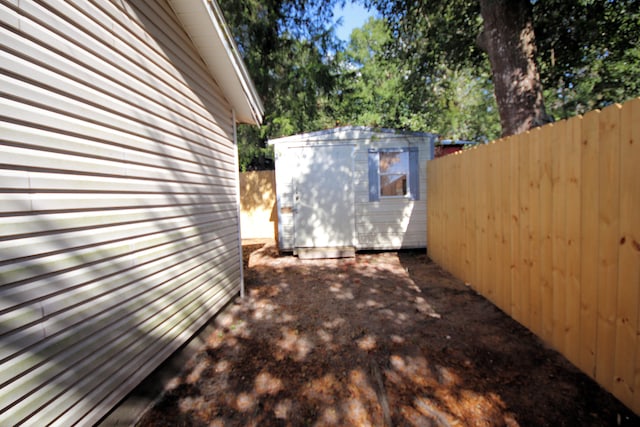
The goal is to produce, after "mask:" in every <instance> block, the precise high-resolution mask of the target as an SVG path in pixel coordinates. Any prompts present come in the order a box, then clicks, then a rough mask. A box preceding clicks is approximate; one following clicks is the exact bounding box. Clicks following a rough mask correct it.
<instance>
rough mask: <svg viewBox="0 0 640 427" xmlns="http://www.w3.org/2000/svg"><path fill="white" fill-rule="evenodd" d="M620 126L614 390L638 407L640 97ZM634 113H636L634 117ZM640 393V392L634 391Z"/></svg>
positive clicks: (621, 397)
mask: <svg viewBox="0 0 640 427" xmlns="http://www.w3.org/2000/svg"><path fill="white" fill-rule="evenodd" d="M621 114H622V116H621V126H620V140H621V144H620V234H619V236H620V239H619V245H620V256H619V258H618V285H619V288H618V305H617V316H616V318H617V324H616V347H615V352H614V354H615V362H614V378H615V380H614V384H613V392H614V394H615V395H616V396H618V397H619V398H620V400H621V401H622V402H624V403H625V404H626V405H627V406H629V407H631V408H632V409H634V410H635V411H636V412H638V411H640V399H638V398H636V399H635V401H634V399H633V394H634V389H635V390H638V387H640V382H636V381H635V372H634V371H635V366H636V365H635V363H636V358H637V357H638V356H637V352H638V347H637V346H638V332H639V329H638V322H639V321H640V318H639V317H638V301H639V298H640V250H639V249H640V246H638V242H640V233H639V232H638V224H640V209H638V206H639V205H640V185H638V176H637V168H638V165H640V121H638V119H637V117H638V116H639V115H640V99H636V100H634V101H632V102H631V104H630V105H629V106H628V107H627V108H625V109H624V110H622V112H621ZM634 117H636V119H635V121H634ZM637 394H638V395H640V393H637Z"/></svg>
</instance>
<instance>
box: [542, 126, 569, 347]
mask: <svg viewBox="0 0 640 427" xmlns="http://www.w3.org/2000/svg"><path fill="white" fill-rule="evenodd" d="M567 128H569V126H568V124H567V122H566V121H562V122H559V123H556V124H555V125H554V126H553V128H552V141H551V143H552V144H553V156H552V158H551V183H552V196H551V197H552V203H553V206H552V212H551V214H552V222H551V242H550V243H551V255H552V256H551V281H552V282H551V283H552V285H551V289H552V290H553V304H552V307H551V310H552V316H551V323H550V326H551V329H550V330H546V331H545V337H548V339H549V340H550V341H552V342H553V343H554V346H555V347H556V349H558V350H559V351H560V352H564V350H565V342H564V338H565V324H566V323H565V318H566V316H565V309H566V303H567V301H566V300H567V295H566V289H565V286H566V272H565V262H566V237H565V226H566V223H565V217H566V197H567V195H566V166H565V161H566V143H565V142H564V141H565V139H564V137H565V132H566V129H567ZM545 318H546V316H545ZM549 334H551V337H549Z"/></svg>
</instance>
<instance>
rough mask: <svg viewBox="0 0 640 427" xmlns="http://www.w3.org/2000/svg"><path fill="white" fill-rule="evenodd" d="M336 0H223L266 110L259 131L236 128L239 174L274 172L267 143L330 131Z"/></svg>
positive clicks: (224, 8) (222, 3) (221, 2)
mask: <svg viewBox="0 0 640 427" xmlns="http://www.w3.org/2000/svg"><path fill="white" fill-rule="evenodd" d="M333 3H334V2H333V1H319V0H266V1H262V0H221V1H220V5H221V8H222V10H223V12H224V14H225V19H226V20H227V23H228V24H229V26H230V27H231V29H232V33H233V34H234V36H235V39H236V43H237V45H238V48H239V50H240V52H241V54H242V55H243V59H244V61H245V63H246V65H247V68H248V70H249V73H250V74H251V77H252V79H253V81H254V83H255V85H256V89H257V90H258V93H259V94H260V96H261V98H262V101H263V103H264V107H265V117H264V121H263V125H262V126H261V127H260V128H253V127H250V126H244V125H242V126H239V127H238V147H239V160H240V169H241V170H251V169H265V168H271V167H273V153H272V150H271V149H270V148H269V147H268V146H267V144H266V142H267V139H269V138H275V137H279V136H283V135H290V134H293V133H297V132H303V131H306V130H308V129H310V128H312V129H313V128H318V127H327V126H328V125H329V124H330V123H331V120H329V119H327V117H328V116H327V113H326V111H327V108H328V105H329V102H328V97H329V94H330V92H331V91H332V89H333V87H334V84H335V77H334V75H335V73H334V68H335V64H334V62H333V60H332V59H331V57H330V56H329V55H328V53H329V52H331V51H332V50H336V49H337V48H338V47H339V46H338V45H337V42H336V40H335V36H334V34H333V30H332V28H331V27H328V24H329V22H330V20H331V17H332V16H331V13H332V12H331V11H332V8H333Z"/></svg>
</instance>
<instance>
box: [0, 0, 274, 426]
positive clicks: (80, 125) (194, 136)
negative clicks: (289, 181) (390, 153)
mask: <svg viewBox="0 0 640 427" xmlns="http://www.w3.org/2000/svg"><path fill="white" fill-rule="evenodd" d="M0 22H1V23H2V25H1V26H0V42H1V43H0V45H1V46H2V55H0V62H1V64H2V66H1V69H2V70H1V71H0V80H1V82H0V87H1V88H2V90H1V91H0V97H1V98H2V99H1V101H0V103H1V105H2V107H1V108H0V110H1V112H2V113H1V114H0V361H1V362H0V384H2V392H1V393H0V425H3V426H4V425H7V426H8V425H19V424H20V425H21V424H25V425H33V426H44V425H60V426H71V425H78V424H79V425H92V424H94V423H95V422H96V421H98V420H100V419H101V418H102V417H103V415H105V414H106V413H107V412H108V411H109V410H110V409H111V408H112V407H113V406H114V405H116V404H117V403H118V402H119V401H120V400H121V399H122V398H123V397H124V396H126V395H127V393H128V392H129V391H130V390H132V389H133V388H134V387H135V386H136V385H137V384H138V383H139V382H140V381H141V380H142V379H144V378H145V377H146V376H147V375H148V374H149V373H150V372H151V371H153V370H154V369H155V368H156V367H157V366H159V365H160V363H161V362H162V361H163V360H164V359H165V358H167V357H168V356H169V355H170V354H171V353H172V352H174V351H175V350H176V349H177V348H178V347H179V346H181V345H182V344H183V343H185V341H186V340H188V339H189V338H190V336H192V335H193V334H194V333H195V332H196V331H197V330H198V329H199V328H200V327H201V326H202V325H204V324H205V323H206V322H207V321H208V320H209V319H210V318H211V316H213V315H214V314H215V313H216V312H217V311H218V310H220V309H221V308H222V307H223V306H224V305H225V304H227V303H228V302H229V301H230V300H231V299H232V298H234V297H235V296H236V295H238V293H239V292H241V288H242V256H241V250H242V248H241V243H240V238H239V213H238V206H239V203H238V200H239V194H238V172H237V171H238V165H237V150H236V145H235V125H236V122H246V123H253V124H258V123H259V122H260V121H261V117H262V105H261V102H260V100H259V98H258V96H257V93H256V91H255V89H254V87H253V84H252V82H251V80H250V79H249V77H248V74H247V71H246V69H245V67H244V65H243V63H242V60H241V59H240V56H239V54H238V51H237V48H236V47H235V44H234V42H233V39H232V38H231V36H230V34H229V32H228V29H227V27H226V25H225V23H224V20H223V18H222V14H221V11H220V9H219V7H218V5H217V4H216V2H214V1H205V0H101V1H95V2H88V1H59V0H43V1H38V2H35V1H8V2H7V1H3V2H1V3H0Z"/></svg>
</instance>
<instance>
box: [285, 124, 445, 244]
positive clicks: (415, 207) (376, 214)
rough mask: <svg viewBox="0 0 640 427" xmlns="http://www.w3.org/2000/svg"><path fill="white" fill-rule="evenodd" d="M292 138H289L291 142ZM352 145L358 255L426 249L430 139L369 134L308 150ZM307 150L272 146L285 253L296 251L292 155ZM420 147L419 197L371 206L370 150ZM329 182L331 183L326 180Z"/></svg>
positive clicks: (292, 145) (317, 142)
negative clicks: (273, 147)
mask: <svg viewBox="0 0 640 427" xmlns="http://www.w3.org/2000/svg"><path fill="white" fill-rule="evenodd" d="M290 138H291V137H290ZM332 143H337V144H345V143H355V144H356V148H355V162H354V171H353V187H354V199H355V200H354V204H355V209H354V213H355V244H356V249H359V250H366V249H401V248H424V247H426V245H427V241H426V233H427V225H426V215H427V202H426V199H427V189H426V182H427V172H426V162H427V160H430V159H431V158H432V144H433V142H432V141H431V138H430V137H428V136H407V135H403V134H377V133H375V132H370V133H369V134H368V136H367V137H364V136H363V135H360V136H359V139H355V140H353V139H348V138H347V139H335V140H328V141H326V142H322V141H320V140H318V139H314V140H313V141H312V142H311V144H312V145H322V144H332ZM304 145H305V142H304V141H300V142H299V143H295V142H287V143H286V144H282V143H280V145H279V146H278V143H277V142H276V182H277V186H276V192H277V198H278V201H277V203H278V209H279V216H278V220H279V224H278V232H279V245H280V249H281V250H284V251H288V250H293V249H295V248H294V245H295V243H294V242H295V234H294V233H295V226H294V214H295V213H294V211H295V209H293V208H294V204H295V202H294V188H293V178H294V176H295V175H296V173H297V171H296V168H295V161H296V159H295V150H299V149H300V148H299V147H302V146H304ZM410 146H414V147H419V165H420V168H419V169H420V181H419V182H420V197H419V199H418V200H410V199H409V198H403V197H399V198H383V199H381V200H379V201H369V176H368V168H369V164H368V150H369V149H370V148H402V147H410ZM327 179H330V177H327Z"/></svg>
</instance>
